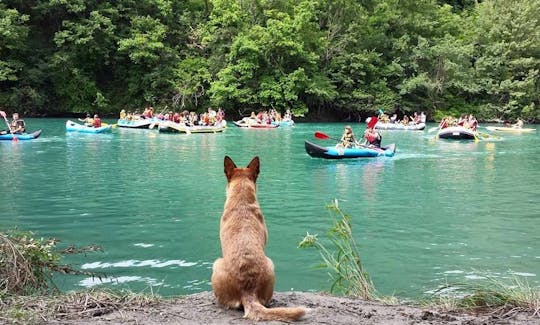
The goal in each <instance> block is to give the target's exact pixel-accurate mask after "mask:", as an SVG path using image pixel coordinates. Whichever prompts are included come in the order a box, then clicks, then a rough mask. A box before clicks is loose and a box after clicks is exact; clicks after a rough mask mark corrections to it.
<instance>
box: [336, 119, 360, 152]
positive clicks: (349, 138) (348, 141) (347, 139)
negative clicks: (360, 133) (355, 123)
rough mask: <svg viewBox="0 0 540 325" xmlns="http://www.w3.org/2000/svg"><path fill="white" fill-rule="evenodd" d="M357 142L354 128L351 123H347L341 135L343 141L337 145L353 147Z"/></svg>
mask: <svg viewBox="0 0 540 325" xmlns="http://www.w3.org/2000/svg"><path fill="white" fill-rule="evenodd" d="M355 144H356V138H355V137H354V133H353V130H352V128H351V126H350V125H347V126H346V127H345V130H344V131H343V135H342V136H341V142H340V143H338V145H337V146H338V147H341V148H353V147H354V146H355Z"/></svg>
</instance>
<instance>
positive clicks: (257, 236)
mask: <svg viewBox="0 0 540 325" xmlns="http://www.w3.org/2000/svg"><path fill="white" fill-rule="evenodd" d="M224 165H225V175H226V176H227V200H226V201H225V207H224V210H223V215H222V216H221V224H220V231H219V237H220V239H221V250H222V254H223V257H222V258H218V259H217V260H216V261H215V262H214V266H213V273H212V288H213V289H214V295H215V296H216V299H217V302H218V303H219V304H221V305H224V306H225V307H227V308H240V307H241V306H244V317H245V318H248V319H252V320H281V321H293V320H298V319H299V318H301V317H302V316H304V314H305V313H306V310H305V309H304V308H302V307H292V308H285V307H283V308H266V307H264V305H266V304H268V302H269V301H270V299H271V298H272V294H273V291H274V264H273V263H272V260H271V259H269V258H268V257H266V255H265V254H264V247H265V245H266V239H267V237H268V232H267V230H266V224H265V222H264V217H263V214H262V211H261V209H260V207H259V202H258V201H257V186H256V181H257V176H258V175H259V157H255V158H253V160H251V162H250V163H249V165H248V166H247V167H246V168H237V167H236V165H235V164H234V162H233V161H232V160H231V158H229V157H228V156H226V157H225V162H224Z"/></svg>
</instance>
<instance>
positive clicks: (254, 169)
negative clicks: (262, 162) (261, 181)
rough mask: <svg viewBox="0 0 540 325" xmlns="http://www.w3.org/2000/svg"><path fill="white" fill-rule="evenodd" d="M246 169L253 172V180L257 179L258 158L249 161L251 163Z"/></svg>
mask: <svg viewBox="0 0 540 325" xmlns="http://www.w3.org/2000/svg"><path fill="white" fill-rule="evenodd" d="M247 168H249V169H250V170H251V171H252V172H253V175H254V176H255V179H257V176H259V170H260V167H259V157H258V156H257V157H255V158H253V159H251V162H250V163H249V165H248V166H247Z"/></svg>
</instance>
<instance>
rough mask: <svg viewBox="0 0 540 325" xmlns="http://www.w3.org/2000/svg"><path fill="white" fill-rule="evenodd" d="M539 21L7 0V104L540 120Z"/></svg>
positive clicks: (531, 10)
mask: <svg viewBox="0 0 540 325" xmlns="http://www.w3.org/2000/svg"><path fill="white" fill-rule="evenodd" d="M539 20H540V0H487V1H480V0H476V1H473V0H461V1H457V0H453V1H441V0H439V1H437V0H377V1H375V0H362V1H354V0H335V1H322V0H296V1H292V0H253V1H244V0H184V1H174V0H140V1H133V0H119V1H87V0H25V1H21V0H4V1H1V2H0V107H2V108H3V109H4V110H8V111H20V112H22V113H23V114H24V115H48V116H50V115H54V114H63V113H69V112H75V113H82V112H100V113H102V114H106V113H111V114H117V113H118V112H119V111H120V110H121V109H123V108H125V109H127V110H135V109H141V108H142V107H145V106H149V105H153V106H155V107H157V111H160V110H161V109H163V108H165V107H166V106H168V107H169V108H174V109H175V110H185V109H187V110H194V111H199V112H200V111H202V110H205V109H206V108H207V107H208V106H221V107H223V108H224V109H225V111H226V112H227V113H228V114H231V115H233V114H234V115H245V114H247V113H249V111H251V110H259V109H270V108H274V109H276V110H280V111H284V110H286V109H291V110H292V111H293V113H295V114H296V115H297V116H298V115H306V116H308V117H311V118H312V119H322V118H329V117H335V118H345V117H350V118H352V119H358V118H359V117H365V116H367V115H371V114H373V113H375V112H377V111H378V109H379V108H383V109H384V110H385V111H386V112H398V114H400V115H402V114H404V113H411V112H414V111H425V112H426V113H427V114H428V116H429V117H438V116H441V115H443V114H455V113H457V112H471V113H475V114H477V116H478V117H479V118H480V119H484V120H485V119H494V118H499V119H515V118H516V117H522V118H524V119H526V120H528V121H530V122H532V121H537V120H539V119H540V110H539V105H540V95H539V94H540V81H539V80H540V79H539V72H540V24H539ZM229 116H230V115H229Z"/></svg>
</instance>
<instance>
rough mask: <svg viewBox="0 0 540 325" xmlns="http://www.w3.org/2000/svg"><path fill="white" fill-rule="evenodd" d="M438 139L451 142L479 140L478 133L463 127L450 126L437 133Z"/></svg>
mask: <svg viewBox="0 0 540 325" xmlns="http://www.w3.org/2000/svg"><path fill="white" fill-rule="evenodd" d="M437 137H438V138H439V139H450V140H476V139H477V138H478V137H477V135H476V132H474V131H473V130H471V129H467V128H464V127H462V126H450V127H447V128H444V129H440V130H439V132H437Z"/></svg>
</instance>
